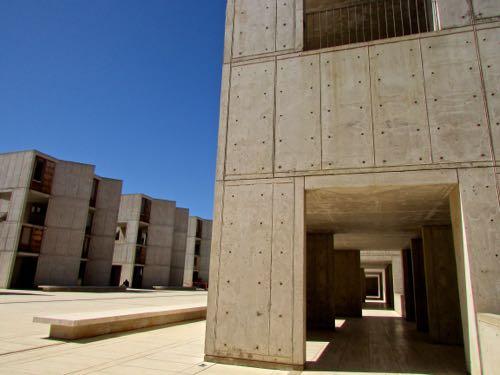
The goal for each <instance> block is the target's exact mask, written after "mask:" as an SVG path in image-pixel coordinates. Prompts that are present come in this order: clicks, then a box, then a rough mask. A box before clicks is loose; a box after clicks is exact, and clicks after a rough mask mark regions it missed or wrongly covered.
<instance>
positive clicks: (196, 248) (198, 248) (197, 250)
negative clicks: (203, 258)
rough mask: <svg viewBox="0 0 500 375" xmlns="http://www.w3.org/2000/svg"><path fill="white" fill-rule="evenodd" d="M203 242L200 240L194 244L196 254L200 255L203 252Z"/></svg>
mask: <svg viewBox="0 0 500 375" xmlns="http://www.w3.org/2000/svg"><path fill="white" fill-rule="evenodd" d="M200 248H201V243H200V241H196V243H195V245H194V255H200V253H201V250H200Z"/></svg>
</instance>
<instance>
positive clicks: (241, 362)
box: [204, 355, 304, 371]
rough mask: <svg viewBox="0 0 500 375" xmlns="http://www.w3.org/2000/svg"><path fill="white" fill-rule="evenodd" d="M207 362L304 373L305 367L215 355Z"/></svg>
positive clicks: (207, 357)
mask: <svg viewBox="0 0 500 375" xmlns="http://www.w3.org/2000/svg"><path fill="white" fill-rule="evenodd" d="M204 360H205V362H213V363H219V364H222V365H233V366H247V367H258V368H265V369H270V370H285V371H303V370H304V365H294V364H291V363H280V362H267V361H257V360H253V359H243V358H230V357H217V356H214V355H205V358H204Z"/></svg>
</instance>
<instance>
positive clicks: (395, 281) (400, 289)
mask: <svg viewBox="0 0 500 375" xmlns="http://www.w3.org/2000/svg"><path fill="white" fill-rule="evenodd" d="M392 288H393V296H394V298H393V301H394V303H393V305H394V311H396V312H397V313H398V314H399V315H401V316H403V310H404V281H403V261H402V259H401V254H398V255H396V256H393V257H392Z"/></svg>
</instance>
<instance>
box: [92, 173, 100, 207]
mask: <svg viewBox="0 0 500 375" xmlns="http://www.w3.org/2000/svg"><path fill="white" fill-rule="evenodd" d="M98 189H99V180H98V179H97V178H94V180H93V181H92V193H91V194H90V207H95V205H96V202H97V191H98Z"/></svg>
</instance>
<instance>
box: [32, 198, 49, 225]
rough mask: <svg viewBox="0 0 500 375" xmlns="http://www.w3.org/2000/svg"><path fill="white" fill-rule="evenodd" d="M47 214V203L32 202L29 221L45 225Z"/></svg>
mask: <svg viewBox="0 0 500 375" xmlns="http://www.w3.org/2000/svg"><path fill="white" fill-rule="evenodd" d="M46 214H47V203H31V204H30V213H29V218H28V223H29V224H33V225H39V226H43V225H44V224H45V215H46Z"/></svg>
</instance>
